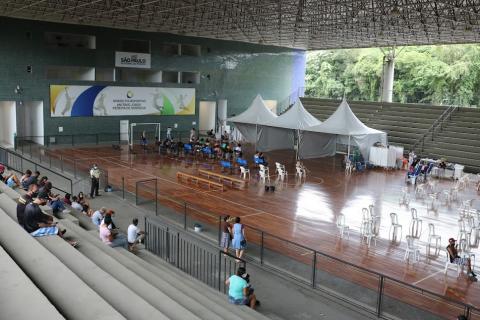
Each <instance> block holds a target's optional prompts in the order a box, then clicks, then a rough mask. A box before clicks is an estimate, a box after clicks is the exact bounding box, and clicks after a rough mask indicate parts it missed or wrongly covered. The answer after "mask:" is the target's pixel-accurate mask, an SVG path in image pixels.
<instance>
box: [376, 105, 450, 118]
mask: <svg viewBox="0 0 480 320" xmlns="http://www.w3.org/2000/svg"><path fill="white" fill-rule="evenodd" d="M384 110H385V111H387V112H390V111H392V112H412V113H420V114H433V115H437V117H439V116H440V115H441V114H442V113H443V112H444V111H445V110H447V108H429V107H412V106H408V105H403V106H391V107H386V108H385V109H384Z"/></svg>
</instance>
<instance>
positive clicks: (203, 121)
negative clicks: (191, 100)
mask: <svg viewBox="0 0 480 320" xmlns="http://www.w3.org/2000/svg"><path fill="white" fill-rule="evenodd" d="M216 107H217V103H216V102H215V101H200V114H199V118H198V122H199V124H198V130H199V131H200V132H202V133H204V132H206V131H209V130H211V129H213V130H215V109H216Z"/></svg>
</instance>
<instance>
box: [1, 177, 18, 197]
mask: <svg viewBox="0 0 480 320" xmlns="http://www.w3.org/2000/svg"><path fill="white" fill-rule="evenodd" d="M0 192H1V193H5V194H6V195H7V196H9V197H10V199H13V200H17V199H18V198H20V194H19V193H18V192H16V191H15V190H13V189H12V188H10V187H9V186H7V185H6V184H5V183H4V182H3V181H0Z"/></svg>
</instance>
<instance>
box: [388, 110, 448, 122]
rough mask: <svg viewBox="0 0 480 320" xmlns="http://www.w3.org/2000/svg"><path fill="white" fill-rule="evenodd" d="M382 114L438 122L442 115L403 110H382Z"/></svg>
mask: <svg viewBox="0 0 480 320" xmlns="http://www.w3.org/2000/svg"><path fill="white" fill-rule="evenodd" d="M381 114H383V115H388V116H394V117H409V118H410V119H416V118H420V119H431V120H436V119H437V118H438V117H439V116H440V114H441V113H440V114H437V113H424V112H422V111H421V110H402V111H395V110H382V112H381Z"/></svg>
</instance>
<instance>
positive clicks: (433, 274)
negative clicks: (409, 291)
mask: <svg viewBox="0 0 480 320" xmlns="http://www.w3.org/2000/svg"><path fill="white" fill-rule="evenodd" d="M440 272H444V270H438V271H437V272H434V273H432V274H430V275H428V276H426V277H425V278H422V279H420V280H418V281H415V282H414V283H412V285H414V286H416V285H417V284H419V283H420V282H422V281H424V280H427V279H430V278H432V277H434V276H436V275H437V274H439V273H440Z"/></svg>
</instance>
